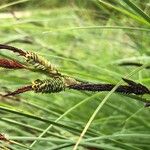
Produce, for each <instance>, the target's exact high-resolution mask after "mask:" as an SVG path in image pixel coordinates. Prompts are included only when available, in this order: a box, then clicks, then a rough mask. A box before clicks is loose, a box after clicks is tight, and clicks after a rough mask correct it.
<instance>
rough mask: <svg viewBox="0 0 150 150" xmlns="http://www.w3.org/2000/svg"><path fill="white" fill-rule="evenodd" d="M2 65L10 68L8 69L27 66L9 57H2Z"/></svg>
mask: <svg viewBox="0 0 150 150" xmlns="http://www.w3.org/2000/svg"><path fill="white" fill-rule="evenodd" d="M0 67H3V68H8V69H22V68H25V66H23V65H22V64H21V63H19V62H17V61H14V60H9V59H4V58H3V59H0Z"/></svg>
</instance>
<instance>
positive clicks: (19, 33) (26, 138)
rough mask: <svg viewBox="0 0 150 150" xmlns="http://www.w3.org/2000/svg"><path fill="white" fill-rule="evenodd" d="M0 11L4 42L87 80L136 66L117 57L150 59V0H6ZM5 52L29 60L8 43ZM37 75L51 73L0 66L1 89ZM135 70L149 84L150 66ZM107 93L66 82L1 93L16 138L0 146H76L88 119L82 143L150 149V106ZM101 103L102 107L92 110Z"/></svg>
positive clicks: (5, 124)
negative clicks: (51, 89) (63, 86)
mask: <svg viewBox="0 0 150 150" xmlns="http://www.w3.org/2000/svg"><path fill="white" fill-rule="evenodd" d="M0 11H1V12H0V19H1V24H0V35H1V36H0V43H6V44H10V45H13V46H15V47H18V48H22V49H25V50H26V51H30V52H33V53H36V52H37V53H38V54H40V55H41V56H43V57H45V58H46V59H47V60H49V61H50V62H51V63H52V64H57V65H58V66H57V68H58V70H59V71H61V72H62V73H63V74H68V75H70V76H72V77H75V78H76V79H79V80H82V81H89V82H95V83H101V82H102V83H104V82H106V83H114V84H117V83H118V82H119V81H120V80H121V78H122V77H125V76H127V75H129V74H130V73H131V72H132V71H133V70H134V69H136V68H135V67H122V66H118V64H119V63H121V62H124V61H126V62H130V61H134V62H139V63H142V64H147V63H148V62H149V60H150V58H149V54H150V51H149V40H150V38H149V37H150V23H149V16H148V15H149V13H150V12H149V1H148V0H145V1H142V2H141V1H140V0H136V1H131V0H130V1H129V0H124V1H118V0H115V1H113V2H112V1H110V0H107V1H106V0H105V1H100V0H91V1H86V0H83V1H82V2H81V1H75V2H74V1H68V0H65V1H58V0H52V1H51V0H45V1H39V2H37V1H36V0H28V1H25V0H24V1H23V0H22V1H19V2H18V1H17V2H16V1H4V2H3V3H2V4H1V6H0ZM9 11H11V12H12V11H13V13H10V12H9ZM0 57H1V58H4V57H6V58H9V59H16V60H19V61H20V62H21V63H24V62H23V60H22V58H20V56H15V55H14V54H13V53H10V52H7V51H5V52H4V51H0ZM37 78H38V79H40V80H41V81H43V80H45V79H46V76H45V75H43V74H41V73H40V72H31V71H27V70H13V71H12V70H9V69H8V70H6V69H2V68H1V69H0V93H1V94H4V93H6V92H8V91H13V90H15V89H17V88H18V87H20V86H24V85H28V84H29V83H30V82H32V81H34V80H35V79H37ZM131 78H132V79H133V80H134V81H137V82H140V83H143V84H144V85H147V86H148V87H149V86H150V79H149V70H148V69H147V70H146V69H143V70H141V68H140V69H139V70H138V71H136V72H134V74H132V77H131ZM107 94H108V93H107V92H103V93H91V92H79V91H74V90H66V91H64V92H62V93H53V94H39V93H33V92H28V93H24V94H22V95H20V96H16V97H9V98H3V97H0V112H1V114H0V133H4V134H5V135H6V137H7V138H8V139H9V140H12V144H9V143H5V142H0V146H1V147H5V148H6V147H11V148H12V149H27V148H28V149H33V150H34V149H35V150H41V149H43V147H44V149H45V150H50V149H51V150H52V149H53V150H54V149H64V150H70V149H73V147H74V145H75V144H76V142H77V140H78V138H79V136H80V134H81V133H82V131H83V129H84V127H88V128H87V130H86V132H85V135H84V136H83V138H82V139H81V141H80V144H79V147H78V149H81V150H82V149H90V148H91V149H92V148H97V149H98V148H99V149H106V150H107V149H109V150H113V149H114V150H124V149H126V150H131V149H133V150H143V149H144V150H149V149H150V144H149V141H150V136H149V134H150V118H149V117H148V116H149V108H145V107H144V106H143V103H141V102H140V101H135V100H134V99H136V100H138V98H136V97H134V96H133V97H132V96H131V97H127V96H125V95H119V94H115V93H113V92H111V93H110V95H108V96H109V97H108V96H107V97H106V95H107ZM143 98H146V99H149V95H144V96H143ZM101 102H102V103H101ZM104 102H105V103H104ZM100 103H101V104H100ZM97 108H98V109H97ZM95 110H100V111H96V113H95V115H93V113H94V111H95ZM92 115H93V116H94V117H92V119H91V122H90V124H89V125H88V126H86V123H87V122H88V120H89V119H90V117H91V116H92ZM15 142H16V143H15Z"/></svg>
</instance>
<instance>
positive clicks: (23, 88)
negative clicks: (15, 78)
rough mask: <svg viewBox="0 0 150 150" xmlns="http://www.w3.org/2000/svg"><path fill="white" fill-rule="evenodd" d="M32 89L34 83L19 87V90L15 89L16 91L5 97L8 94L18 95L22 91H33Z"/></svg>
mask: <svg viewBox="0 0 150 150" xmlns="http://www.w3.org/2000/svg"><path fill="white" fill-rule="evenodd" d="M31 90H32V85H28V86H25V87H22V88H19V89H17V90H16V91H14V92H10V93H8V94H6V95H4V97H7V96H14V95H17V94H20V93H24V92H27V91H31Z"/></svg>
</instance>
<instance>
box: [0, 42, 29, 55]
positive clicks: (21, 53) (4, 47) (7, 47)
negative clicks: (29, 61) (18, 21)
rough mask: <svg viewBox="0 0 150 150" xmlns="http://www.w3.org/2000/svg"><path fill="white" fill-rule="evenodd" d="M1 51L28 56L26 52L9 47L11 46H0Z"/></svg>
mask: <svg viewBox="0 0 150 150" xmlns="http://www.w3.org/2000/svg"><path fill="white" fill-rule="evenodd" d="M0 49H7V50H10V51H12V52H14V53H19V54H20V55H21V56H25V55H26V52H24V51H23V50H22V49H19V48H16V47H13V46H9V45H4V44H0Z"/></svg>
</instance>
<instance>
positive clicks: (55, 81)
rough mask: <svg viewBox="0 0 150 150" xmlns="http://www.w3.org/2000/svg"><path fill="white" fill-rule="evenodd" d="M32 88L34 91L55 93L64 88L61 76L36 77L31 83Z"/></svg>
mask: <svg viewBox="0 0 150 150" xmlns="http://www.w3.org/2000/svg"><path fill="white" fill-rule="evenodd" d="M32 89H33V90H34V91H35V92H36V93H57V92H61V91H63V90H65V82H64V79H63V78H62V77H56V78H50V79H46V80H40V79H37V80H35V81H34V82H33V83H32Z"/></svg>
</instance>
